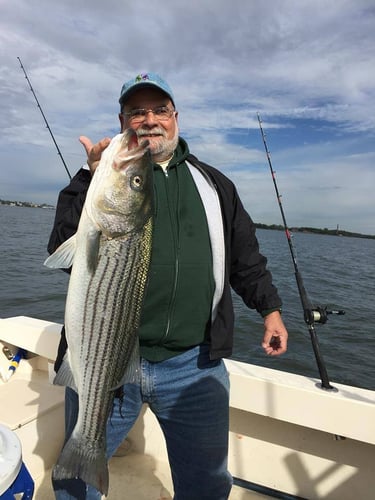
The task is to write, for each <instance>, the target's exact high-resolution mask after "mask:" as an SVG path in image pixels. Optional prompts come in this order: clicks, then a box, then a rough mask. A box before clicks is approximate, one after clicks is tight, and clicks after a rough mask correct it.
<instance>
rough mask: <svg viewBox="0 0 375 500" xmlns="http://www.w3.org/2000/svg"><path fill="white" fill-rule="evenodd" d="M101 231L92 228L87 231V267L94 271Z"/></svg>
mask: <svg viewBox="0 0 375 500" xmlns="http://www.w3.org/2000/svg"><path fill="white" fill-rule="evenodd" d="M100 237H101V232H100V231H97V230H95V229H92V230H91V231H89V232H88V233H87V239H86V254H87V269H88V270H89V271H90V272H91V273H94V271H95V269H96V266H97V264H98V256H99V246H100Z"/></svg>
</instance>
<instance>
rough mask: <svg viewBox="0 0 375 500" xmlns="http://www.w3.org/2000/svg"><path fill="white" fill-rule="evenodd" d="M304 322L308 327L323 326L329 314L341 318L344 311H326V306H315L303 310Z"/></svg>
mask: <svg viewBox="0 0 375 500" xmlns="http://www.w3.org/2000/svg"><path fill="white" fill-rule="evenodd" d="M304 313H305V314H304V316H305V322H306V323H307V324H308V325H312V324H314V323H320V324H322V325H324V324H325V323H327V320H328V315H329V314H336V315H338V316H343V315H344V314H345V311H343V310H342V309H339V310H337V309H333V310H332V311H328V310H327V306H324V307H323V306H316V307H315V308H314V309H305V311H304Z"/></svg>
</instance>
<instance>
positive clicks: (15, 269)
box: [0, 206, 375, 390]
mask: <svg viewBox="0 0 375 500" xmlns="http://www.w3.org/2000/svg"><path fill="white" fill-rule="evenodd" d="M54 216H55V212H54V211H53V210H48V209H39V208H23V207H8V206H0V229H1V235H2V236H1V264H0V277H1V288H0V317H2V318H6V317H10V316H21V315H22V316H32V317H36V318H40V319H46V320H49V321H56V322H59V323H62V322H63V316H64V304H65V294H66V289H67V285H68V279H69V276H68V275H67V274H66V273H64V272H62V271H57V270H51V269H47V268H46V267H44V266H43V261H44V259H45V258H46V257H47V251H46V246H47V241H48V238H49V233H50V231H51V228H52V225H53V219H54ZM257 234H258V239H259V242H260V246H261V249H262V252H263V253H264V254H265V255H266V256H267V257H268V265H269V268H270V270H271V271H272V273H273V276H274V282H275V284H276V285H277V287H278V289H279V292H280V295H281V297H282V299H283V302H284V305H283V318H284V321H285V323H286V325H287V328H288V331H289V335H290V340H289V349H288V352H287V353H286V354H285V355H283V356H281V357H272V358H270V357H267V356H265V355H264V354H263V350H262V348H261V347H260V343H261V339H262V336H263V325H262V319H261V317H260V316H259V315H258V314H257V313H256V312H255V311H252V310H249V309H247V308H246V307H245V306H244V305H243V304H242V301H241V299H239V298H237V297H234V300H235V310H236V337H235V348H234V355H233V358H234V359H237V360H240V361H244V362H249V363H254V364H257V365H260V366H268V367H271V368H274V369H279V370H283V371H291V372H294V373H298V374H301V375H306V376H309V377H315V378H319V371H318V368H317V365H316V361H315V357H314V354H313V350H312V345H311V340H310V336H309V333H308V330H307V326H306V324H305V323H304V320H303V313H302V308H301V303H300V299H299V296H298V291H297V286H296V283H295V278H294V269H293V266H292V261H291V257H290V251H289V247H288V243H287V240H286V237H285V235H284V233H283V232H281V231H270V230H258V232H257ZM293 243H294V246H295V249H296V253H297V261H298V265H299V270H300V272H301V274H302V276H303V279H304V283H305V288H306V290H307V291H308V293H309V296H310V299H311V301H312V303H313V304H314V305H323V306H328V309H344V310H345V312H346V314H345V315H344V316H336V315H330V316H329V317H328V322H327V323H326V324H325V325H320V324H317V325H316V331H317V334H318V337H319V342H320V349H321V352H322V355H323V358H324V361H325V364H326V368H327V372H328V376H329V379H330V381H331V382H332V384H333V385H334V382H340V383H343V384H348V385H354V386H357V387H363V388H367V389H372V390H375V364H374V352H375V341H374V339H375V327H374V324H373V323H372V319H373V317H374V314H373V301H374V296H375V294H374V283H375V240H367V239H357V238H347V237H337V236H326V235H317V234H301V233H296V234H295V235H294V236H293Z"/></svg>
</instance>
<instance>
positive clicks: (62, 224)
mask: <svg viewBox="0 0 375 500" xmlns="http://www.w3.org/2000/svg"><path fill="white" fill-rule="evenodd" d="M119 102H120V107H121V112H120V114H119V119H120V124H121V130H122V131H124V130H125V129H126V128H128V127H131V128H133V129H134V130H135V131H136V133H137V135H138V137H139V138H143V139H147V140H148V141H149V142H150V151H151V154H152V159H153V162H154V166H153V168H154V192H155V207H156V208H155V214H154V232H153V246H152V257H151V264H150V271H149V275H150V279H149V284H148V288H147V291H146V297H145V301H144V306H143V311H142V318H141V325H140V328H139V332H138V333H139V341H140V354H141V371H142V381H141V383H140V385H136V384H127V385H126V386H124V388H123V395H124V400H123V403H122V406H121V408H120V402H119V399H118V398H115V402H114V408H113V412H112V415H111V419H110V423H109V425H108V427H107V442H108V443H107V452H108V456H109V457H110V456H112V455H113V453H114V452H115V451H116V449H117V447H118V446H119V445H120V443H121V442H122V441H123V439H124V438H125V437H126V435H127V434H128V432H129V430H130V429H131V427H132V425H133V424H134V422H135V420H136V418H137V416H138V414H139V412H140V410H141V406H142V404H143V403H148V404H149V406H150V408H151V410H152V411H153V412H154V413H155V415H156V417H157V419H158V421H159V423H160V426H161V428H162V430H163V433H164V436H165V439H166V443H167V449H168V456H169V462H170V466H171V472H172V479H173V484H174V495H175V496H174V498H175V500H224V499H227V498H228V496H229V493H230V490H231V486H232V478H231V475H230V473H229V472H228V470H227V451H228V430H229V424H228V420H229V381H228V375H227V372H226V369H225V365H224V363H223V361H222V358H223V357H228V356H230V355H231V353H232V344H233V322H234V318H233V316H234V313H233V306H232V299H231V287H232V288H233V290H234V291H235V292H237V293H238V294H239V295H240V296H241V297H242V299H243V300H244V302H245V303H246V305H247V306H248V307H250V308H253V309H256V310H257V311H258V312H259V313H260V314H261V315H262V317H263V318H264V337H263V341H262V347H263V349H264V351H265V353H266V354H268V355H271V356H274V355H280V354H282V353H284V352H285V351H286V349H287V337H288V334H287V331H286V328H285V326H284V324H283V321H282V319H281V314H280V308H281V300H280V298H279V296H278V294H277V290H276V288H275V287H274V286H273V284H272V279H271V275H270V273H269V271H267V269H266V259H265V257H263V256H262V255H261V254H260V253H259V248H258V242H257V239H256V236H255V227H254V224H253V222H252V220H251V218H250V217H249V215H248V214H247V213H246V212H245V210H244V208H243V206H242V203H241V201H240V199H239V197H238V194H237V192H236V189H235V187H234V185H233V184H232V183H231V181H230V180H229V179H228V178H226V177H225V176H224V175H223V174H221V173H220V172H219V171H217V170H216V169H214V168H212V167H210V166H209V165H207V164H204V163H202V162H200V161H199V160H198V159H197V158H195V157H194V156H192V155H191V154H190V153H189V149H188V145H187V143H186V142H185V141H184V140H183V139H182V138H180V137H179V135H178V112H177V111H176V109H175V103H174V97H173V93H172V90H171V88H170V87H169V85H168V84H167V83H166V82H165V81H164V80H163V79H161V78H160V77H159V76H158V75H156V74H153V73H148V74H143V75H138V76H137V77H136V78H134V79H132V80H130V81H129V82H127V83H125V84H124V85H123V87H122V90H121V95H120V101H119ZM80 141H81V143H82V144H83V145H84V147H85V149H86V152H87V155H88V162H87V163H88V166H89V169H90V171H88V170H83V169H81V170H80V171H79V172H78V173H77V174H76V176H75V177H74V178H73V179H72V181H71V183H70V185H69V186H68V187H67V188H65V189H64V190H63V191H62V192H61V193H60V196H59V201H58V206H57V210H56V219H55V225H54V228H53V230H52V233H51V237H50V241H49V244H48V250H49V252H53V251H54V250H55V249H56V248H57V247H58V246H59V245H60V244H61V243H62V242H63V241H65V240H66V239H67V238H69V237H70V236H71V235H72V234H73V233H74V232H75V231H76V228H77V226H78V221H79V217H80V214H81V210H82V207H83V203H84V200H85V196H86V192H87V189H88V186H89V183H90V178H91V176H92V175H94V172H95V168H96V167H97V165H98V163H99V160H100V157H101V154H102V152H103V151H104V149H105V148H106V147H107V146H108V143H109V139H103V140H102V141H100V142H99V143H98V144H96V145H93V144H92V143H91V141H90V140H89V139H88V138H87V137H81V138H80ZM65 349H66V341H65V339H64V337H62V341H61V345H60V348H59V355H58V359H57V362H56V369H58V367H59V365H60V363H61V359H62V356H63V354H64V351H65ZM77 409H78V403H77V396H76V394H75V393H74V392H73V391H72V390H71V389H69V388H68V389H67V397H66V414H67V422H66V427H67V428H66V435H67V436H68V435H69V434H70V433H71V432H72V429H73V427H74V423H75V419H76V418H77ZM54 489H55V493H56V498H59V499H65V498H88V499H89V498H90V499H91V498H100V494H99V493H98V492H97V491H96V490H94V489H93V488H92V487H90V486H89V487H88V488H87V491H86V485H85V484H84V483H83V482H82V481H81V480H79V479H74V480H69V481H55V482H54Z"/></svg>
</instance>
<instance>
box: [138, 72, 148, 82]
mask: <svg viewBox="0 0 375 500" xmlns="http://www.w3.org/2000/svg"><path fill="white" fill-rule="evenodd" d="M149 79H150V77H149V76H148V74H147V73H143V74H141V75H137V76H136V77H135V81H136V82H137V83H138V82H141V81H142V80H149Z"/></svg>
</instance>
